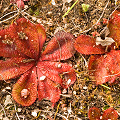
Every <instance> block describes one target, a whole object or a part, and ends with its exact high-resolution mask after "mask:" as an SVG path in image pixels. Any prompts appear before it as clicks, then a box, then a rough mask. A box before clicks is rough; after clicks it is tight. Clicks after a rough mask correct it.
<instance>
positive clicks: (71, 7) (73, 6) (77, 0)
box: [62, 0, 78, 17]
mask: <svg viewBox="0 0 120 120" xmlns="http://www.w3.org/2000/svg"><path fill="white" fill-rule="evenodd" d="M77 2H78V0H76V2H75V3H74V4H73V5H72V6H71V7H70V9H68V11H67V12H66V13H65V14H64V15H63V16H62V17H65V16H66V15H67V14H68V13H69V12H70V10H71V9H72V8H73V7H74V6H75V4H76V3H77Z"/></svg>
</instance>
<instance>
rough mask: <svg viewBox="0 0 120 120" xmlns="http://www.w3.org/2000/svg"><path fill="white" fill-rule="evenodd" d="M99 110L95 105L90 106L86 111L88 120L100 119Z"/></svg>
mask: <svg viewBox="0 0 120 120" xmlns="http://www.w3.org/2000/svg"><path fill="white" fill-rule="evenodd" d="M100 116H101V114H100V110H99V108H97V107H92V108H90V109H89V111H88V118H89V119H90V120H100Z"/></svg>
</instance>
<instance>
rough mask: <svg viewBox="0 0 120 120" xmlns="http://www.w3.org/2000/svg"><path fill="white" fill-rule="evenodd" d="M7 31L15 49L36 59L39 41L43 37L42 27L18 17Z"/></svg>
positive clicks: (42, 39)
mask: <svg viewBox="0 0 120 120" xmlns="http://www.w3.org/2000/svg"><path fill="white" fill-rule="evenodd" d="M31 31H32V33H31ZM9 33H10V36H11V37H12V38H13V40H14V44H15V48H16V49H17V51H19V52H21V53H23V54H25V55H27V56H28V57H31V58H34V59H38V57H39V50H40V49H39V46H40V45H39V41H42V42H43V41H44V39H45V31H44V29H43V27H41V26H40V25H36V26H34V25H33V24H32V23H30V21H28V20H26V19H24V18H20V19H18V20H17V21H16V23H13V24H12V25H11V26H10V28H9ZM40 38H41V39H40Z"/></svg>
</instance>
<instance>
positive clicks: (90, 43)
mask: <svg viewBox="0 0 120 120" xmlns="http://www.w3.org/2000/svg"><path fill="white" fill-rule="evenodd" d="M74 47H75V49H76V50H77V51H78V52H80V53H82V54H103V53H105V50H104V47H102V46H101V45H96V43H95V39H94V38H93V37H90V36H89V35H80V36H79V37H77V38H76V40H75V43H74Z"/></svg>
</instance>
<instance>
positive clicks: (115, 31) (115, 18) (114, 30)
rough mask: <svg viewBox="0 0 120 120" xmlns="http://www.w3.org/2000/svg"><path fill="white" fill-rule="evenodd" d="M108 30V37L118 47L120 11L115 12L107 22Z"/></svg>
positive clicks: (119, 41)
mask: <svg viewBox="0 0 120 120" xmlns="http://www.w3.org/2000/svg"><path fill="white" fill-rule="evenodd" d="M108 28H109V31H110V34H109V36H110V37H112V38H113V39H114V40H115V42H116V43H117V45H118V46H119V45H120V10H116V11H115V12H114V13H113V14H112V16H111V19H110V20H109V22H108Z"/></svg>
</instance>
